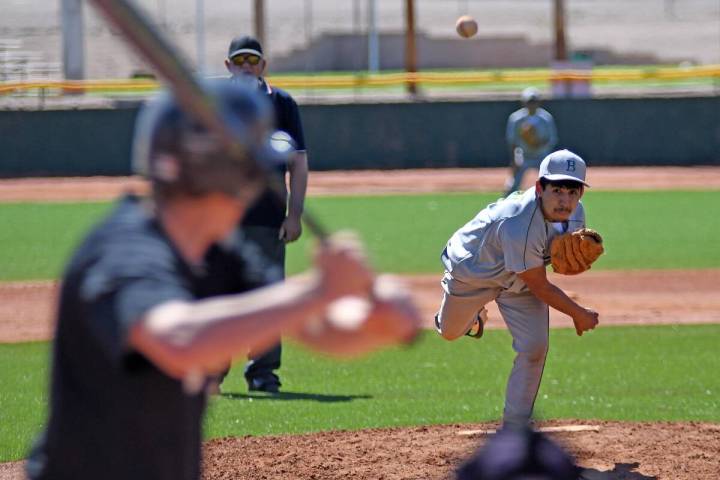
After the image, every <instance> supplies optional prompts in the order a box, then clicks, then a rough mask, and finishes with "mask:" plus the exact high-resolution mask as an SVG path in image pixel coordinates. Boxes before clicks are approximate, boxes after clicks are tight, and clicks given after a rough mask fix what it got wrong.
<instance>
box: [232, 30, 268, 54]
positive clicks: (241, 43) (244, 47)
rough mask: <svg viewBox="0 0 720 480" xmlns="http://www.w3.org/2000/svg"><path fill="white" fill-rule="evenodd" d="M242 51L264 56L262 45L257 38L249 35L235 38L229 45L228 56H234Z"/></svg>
mask: <svg viewBox="0 0 720 480" xmlns="http://www.w3.org/2000/svg"><path fill="white" fill-rule="evenodd" d="M241 53H250V54H252V55H257V56H258V57H260V58H263V49H262V45H260V42H259V41H258V39H257V38H255V37H250V36H248V35H243V36H240V37H235V38H233V39H232V42H230V46H229V47H228V58H233V57H234V56H235V55H240V54H241Z"/></svg>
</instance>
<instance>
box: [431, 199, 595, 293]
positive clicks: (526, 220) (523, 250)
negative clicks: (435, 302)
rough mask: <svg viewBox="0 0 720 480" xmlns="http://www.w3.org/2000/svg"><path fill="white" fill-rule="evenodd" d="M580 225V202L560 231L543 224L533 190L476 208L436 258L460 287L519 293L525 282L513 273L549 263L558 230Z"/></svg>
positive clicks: (544, 222) (575, 228) (548, 223)
mask: <svg viewBox="0 0 720 480" xmlns="http://www.w3.org/2000/svg"><path fill="white" fill-rule="evenodd" d="M584 226H585V210H584V209H583V206H582V203H581V204H579V205H578V207H577V208H576V209H575V212H573V214H572V216H571V217H570V219H569V220H568V222H567V224H566V225H562V226H561V228H556V225H555V224H553V223H552V222H549V221H547V220H545V218H544V216H543V214H542V210H541V208H540V203H539V201H538V199H537V198H536V195H535V187H532V188H530V189H528V190H526V191H525V192H523V193H519V192H518V193H516V194H514V195H511V196H509V197H507V198H505V199H501V200H499V201H497V202H496V203H493V204H490V205H488V206H487V207H486V208H485V209H483V210H481V211H480V213H478V214H477V215H476V216H475V218H473V219H472V220H470V221H469V222H468V223H466V224H465V225H464V226H463V227H462V228H460V229H459V230H458V231H457V232H455V233H454V234H453V236H452V237H451V238H450V240H449V241H448V243H447V245H446V247H445V250H443V253H442V256H441V259H442V262H443V264H444V265H445V268H446V269H447V271H448V272H449V273H450V274H451V275H452V277H453V278H455V279H457V280H460V281H462V282H464V283H467V284H469V285H472V286H474V287H478V288H501V289H505V290H509V291H512V292H520V291H521V290H522V289H523V287H525V282H523V281H522V280H521V279H520V278H519V277H518V275H517V274H518V273H522V272H524V271H526V270H529V269H532V268H536V267H540V266H542V265H548V264H549V263H550V242H551V241H552V239H553V238H554V237H555V235H557V234H558V233H560V232H559V231H558V230H564V231H574V230H577V229H578V228H582V227H584Z"/></svg>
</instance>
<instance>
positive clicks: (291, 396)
mask: <svg viewBox="0 0 720 480" xmlns="http://www.w3.org/2000/svg"><path fill="white" fill-rule="evenodd" d="M221 396H222V398H227V399H229V400H247V399H252V400H275V401H292V400H312V401H315V402H320V403H339V402H352V401H353V400H369V399H371V398H373V397H372V396H371V395H324V394H322V393H300V392H279V393H229V392H228V393H225V392H223V393H222V394H221Z"/></svg>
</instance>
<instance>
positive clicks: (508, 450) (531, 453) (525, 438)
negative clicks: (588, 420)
mask: <svg viewBox="0 0 720 480" xmlns="http://www.w3.org/2000/svg"><path fill="white" fill-rule="evenodd" d="M579 475H580V469H579V468H578V467H577V466H575V463H574V461H573V459H572V457H571V456H570V455H569V454H567V453H566V452H565V451H564V450H563V449H562V448H560V447H559V446H558V445H557V444H556V443H554V442H553V441H552V440H550V439H549V438H547V437H546V436H544V435H543V434H541V433H540V432H535V431H532V430H530V429H529V428H512V427H506V428H503V429H502V430H501V431H500V432H498V433H497V435H495V436H494V437H493V438H491V439H490V440H488V442H487V444H486V445H485V446H484V447H483V448H482V449H480V450H479V451H478V453H476V454H475V455H473V456H472V457H471V458H470V459H469V460H468V461H467V462H466V463H465V464H463V465H462V466H461V467H460V469H459V470H458V471H457V477H456V478H457V480H577V479H578V478H579Z"/></svg>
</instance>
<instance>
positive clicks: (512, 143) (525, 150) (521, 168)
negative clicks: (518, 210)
mask: <svg viewBox="0 0 720 480" xmlns="http://www.w3.org/2000/svg"><path fill="white" fill-rule="evenodd" d="M520 101H521V102H522V104H523V108H521V109H519V110H517V111H515V112H513V113H512V114H511V115H510V117H509V118H508V122H507V127H506V130H505V139H506V141H507V145H508V148H509V149H510V178H508V180H507V182H506V184H505V196H508V195H510V194H511V193H512V192H514V191H516V190H517V189H519V188H520V186H521V185H522V180H523V177H524V176H525V172H527V171H528V170H529V169H531V168H538V165H540V161H541V160H542V159H543V158H545V156H546V155H547V154H548V153H550V152H551V151H552V149H553V148H555V146H556V145H557V143H558V136H557V128H556V127H555V120H554V119H553V117H552V115H550V113H548V111H547V110H545V109H543V108H540V92H539V91H538V90H537V89H536V88H532V87H530V88H526V89H525V90H523V92H522V95H521V97H520Z"/></svg>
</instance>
